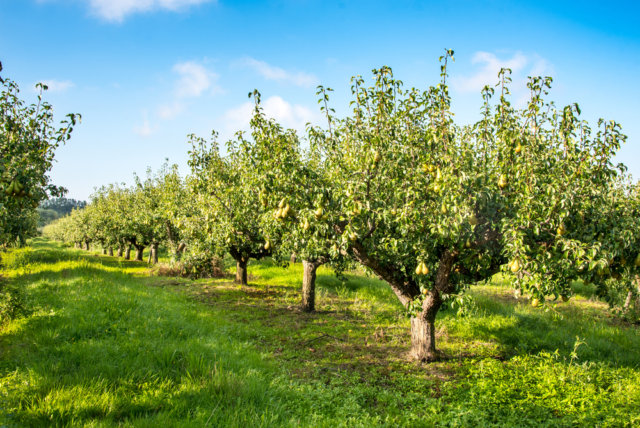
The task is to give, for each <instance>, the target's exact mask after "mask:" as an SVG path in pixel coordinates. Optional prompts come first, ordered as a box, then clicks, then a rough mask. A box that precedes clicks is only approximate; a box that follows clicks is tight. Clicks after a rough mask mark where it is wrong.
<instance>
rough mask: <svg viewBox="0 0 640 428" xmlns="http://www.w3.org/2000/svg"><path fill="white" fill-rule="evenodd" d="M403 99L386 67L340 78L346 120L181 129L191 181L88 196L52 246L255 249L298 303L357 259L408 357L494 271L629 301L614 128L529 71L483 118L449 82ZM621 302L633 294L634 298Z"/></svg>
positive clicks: (169, 176) (634, 248) (630, 269)
mask: <svg viewBox="0 0 640 428" xmlns="http://www.w3.org/2000/svg"><path fill="white" fill-rule="evenodd" d="M452 54H453V52H451V51H447V52H446V55H444V56H443V57H442V58H441V59H440V60H441V63H442V66H441V82H440V83H439V84H437V85H436V86H433V87H429V88H428V89H426V90H424V91H419V90H417V89H405V88H404V87H403V85H402V82H401V81H399V80H397V79H395V78H394V76H393V74H392V72H391V69H389V68H387V67H384V68H381V69H379V70H374V72H373V79H372V82H371V83H367V82H365V80H364V79H363V78H361V77H360V76H357V77H354V78H353V79H352V95H353V99H352V102H351V112H350V114H349V115H347V116H346V117H337V116H336V114H335V113H334V110H333V109H331V108H330V106H329V94H330V92H331V90H330V89H328V88H323V87H319V90H318V96H319V103H320V107H321V110H322V112H323V113H324V115H325V118H326V123H325V124H324V126H322V127H316V126H308V127H307V130H306V132H305V135H304V136H300V135H298V133H296V132H295V131H293V130H287V129H284V128H283V127H281V126H280V125H279V124H278V123H277V122H275V121H274V120H271V119H268V118H267V117H266V116H265V114H264V112H263V110H262V108H261V104H260V94H259V93H258V92H257V91H254V92H253V93H251V94H250V97H252V98H253V100H254V101H255V110H254V115H253V118H252V120H251V130H250V132H249V133H247V134H244V133H238V134H236V137H235V138H234V139H233V140H232V141H229V142H228V143H227V144H226V147H225V148H224V150H221V148H220V146H219V145H218V142H217V140H216V134H215V133H214V134H213V137H212V139H211V140H210V141H206V140H204V139H201V138H198V137H196V136H193V135H192V136H191V137H190V144H191V150H190V152H189V154H190V161H189V166H190V168H191V172H190V174H189V175H188V176H187V177H186V178H184V179H183V178H181V177H180V176H179V174H178V173H177V171H176V169H175V168H169V167H165V168H163V169H162V170H160V171H159V172H158V173H155V174H152V173H151V172H149V174H148V176H147V177H146V179H144V180H142V179H137V182H136V185H134V186H133V187H132V188H125V187H121V186H117V185H112V186H107V187H104V188H102V189H100V190H99V191H97V192H96V193H95V194H94V195H93V198H92V202H91V204H90V205H89V206H88V207H87V208H86V209H85V210H81V211H75V212H74V213H73V214H72V215H71V216H70V217H68V218H64V219H62V220H60V221H59V222H58V223H56V224H53V225H51V226H49V227H48V230H47V233H48V234H49V235H50V236H52V237H55V238H57V239H61V240H64V241H69V242H75V243H76V244H78V245H81V244H82V245H85V246H86V245H88V244H89V243H90V242H97V243H99V244H100V245H101V246H102V247H103V248H113V249H116V250H117V251H118V253H122V252H127V251H129V249H131V248H135V249H136V253H137V258H138V259H140V258H141V256H142V249H144V248H145V247H150V248H151V254H152V256H151V257H152V259H153V260H154V261H156V260H157V254H158V247H159V246H160V245H162V246H166V248H167V249H168V251H169V253H170V254H171V255H172V257H173V258H174V259H175V260H177V259H178V258H180V257H181V256H183V253H184V257H187V258H189V257H190V258H196V259H197V258H200V259H204V260H207V259H209V258H211V257H214V256H222V255H224V254H230V255H231V256H232V257H233V258H234V259H235V260H236V263H237V274H236V279H237V281H239V282H241V283H246V281H247V262H248V261H249V260H250V259H260V258H263V257H266V256H270V257H273V258H275V259H277V260H288V259H289V257H290V256H291V255H292V254H294V255H295V257H296V258H297V259H299V260H301V261H302V262H303V263H304V278H303V280H302V281H303V291H302V301H303V308H304V309H305V310H308V311H311V310H313V309H314V286H315V272H316V269H317V268H318V266H320V265H323V264H329V265H332V266H334V267H335V268H336V269H338V270H340V269H342V268H344V267H345V266H348V265H349V264H351V263H359V264H361V265H362V266H364V267H365V268H366V269H368V270H370V271H371V272H373V273H375V274H376V275H377V276H379V277H380V278H381V279H383V280H384V281H386V282H387V283H388V284H389V286H390V287H391V289H392V290H393V291H394V293H395V295H396V296H397V297H398V299H399V300H400V302H401V303H402V304H403V305H404V306H405V308H406V310H407V312H408V314H409V315H410V316H411V329H412V332H411V333H412V334H411V337H412V353H413V355H414V356H415V358H417V359H419V360H433V359H435V358H437V351H436V346H435V326H434V323H435V319H436V314H437V313H438V311H439V310H440V308H441V307H443V305H445V306H446V305H447V302H449V301H450V300H451V299H452V298H454V297H455V296H457V295H459V294H461V293H463V292H464V291H465V290H466V289H467V288H468V287H469V286H470V285H472V284H474V283H476V282H478V281H481V280H487V279H490V278H491V277H492V276H493V275H494V274H496V273H497V272H500V271H502V272H503V273H504V274H505V275H506V276H507V277H508V278H510V279H511V281H512V283H513V286H514V287H515V289H516V290H517V292H519V293H523V294H528V295H529V296H531V301H532V303H533V304H534V305H538V304H544V302H545V299H550V298H553V299H558V298H562V299H564V300H566V299H568V298H569V297H570V296H571V288H570V283H571V281H573V280H576V279H582V280H584V281H588V282H592V283H594V284H595V285H596V286H597V289H598V290H599V292H600V293H601V294H602V295H603V296H605V297H607V298H608V299H610V301H611V302H612V303H615V302H618V303H619V304H621V305H622V304H623V303H622V301H624V300H625V298H627V297H628V302H627V305H629V304H630V302H631V301H632V300H633V297H634V296H637V290H636V286H635V284H634V281H637V278H638V273H639V272H640V267H639V266H640V256H639V255H638V251H639V248H640V247H639V243H640V196H639V188H638V186H637V185H635V184H633V183H631V182H630V180H629V179H628V177H626V175H625V168H624V166H621V165H613V163H612V158H613V156H614V154H615V153H616V151H617V150H618V149H619V147H620V145H621V144H622V143H623V142H624V140H625V138H626V137H625V136H624V135H623V134H622V133H621V131H620V127H619V125H618V124H616V123H615V122H609V121H602V120H601V121H599V122H598V124H597V125H596V126H595V128H591V127H590V125H589V124H588V123H586V122H584V121H582V120H581V119H580V109H579V107H578V105H577V104H574V105H570V106H567V107H565V108H563V109H561V110H558V109H556V108H555V106H554V105H553V104H552V103H548V102H547V101H546V100H545V96H546V95H547V93H548V90H549V88H550V84H551V79H550V78H537V77H536V78H530V79H529V82H528V88H529V90H530V93H531V97H530V100H529V103H528V104H527V106H526V107H524V108H522V109H518V108H515V107H514V106H513V105H512V104H511V103H510V101H509V99H510V98H509V83H510V78H509V75H510V70H508V69H503V70H502V71H501V72H500V74H499V75H498V79H499V81H498V84H497V85H496V88H497V93H495V92H496V91H495V90H494V89H493V88H492V87H489V86H487V87H485V88H484V90H483V91H482V97H483V100H484V103H483V107H482V118H481V120H479V121H478V122H477V123H475V124H474V125H471V126H460V125H457V124H455V123H454V121H453V114H452V113H451V110H450V96H449V92H448V88H447V82H446V79H447V62H448V60H450V59H451V55H452ZM629 293H631V294H629Z"/></svg>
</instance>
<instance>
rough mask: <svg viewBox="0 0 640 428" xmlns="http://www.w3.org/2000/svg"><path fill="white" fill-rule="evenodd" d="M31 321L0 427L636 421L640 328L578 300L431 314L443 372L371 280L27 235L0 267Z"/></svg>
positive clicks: (1, 360) (15, 334)
mask: <svg viewBox="0 0 640 428" xmlns="http://www.w3.org/2000/svg"><path fill="white" fill-rule="evenodd" d="M2 257H3V264H4V266H3V275H4V276H6V277H7V278H8V280H9V281H11V282H12V283H13V284H15V285H16V286H18V287H22V288H23V289H24V290H25V294H26V297H27V303H28V306H29V307H30V308H31V309H32V312H31V313H30V314H29V315H27V316H25V317H23V318H19V319H16V320H13V321H10V322H9V323H7V324H5V325H4V326H2V327H0V426H5V425H6V426H52V425H53V426H150V427H157V426H198V427H200V426H225V427H226V426H230V427H234V426H238V427H240V426H243V427H254V426H313V427H316V426H327V427H334V426H363V427H370V426H394V427H395V426H480V425H484V426H492V425H493V426H575V425H584V426H587V425H588V426H596V425H598V426H625V425H628V426H633V425H638V424H640V333H639V332H638V328H637V327H634V326H625V325H619V323H617V322H616V320H615V319H613V318H611V317H610V316H609V315H608V312H607V310H606V308H605V307H603V305H602V304H600V303H597V302H593V301H591V300H589V299H588V297H589V296H578V298H576V299H572V301H571V302H570V303H567V304H558V305H555V306H549V309H548V310H546V311H545V310H540V309H533V308H531V307H529V306H528V305H527V304H526V302H523V301H521V300H520V301H517V300H515V299H513V298H512V297H511V294H510V292H509V291H508V289H506V288H505V287H502V286H501V285H500V284H499V283H494V284H492V285H489V286H481V287H475V288H474V289H473V290H472V293H471V294H472V295H473V297H474V298H473V302H474V304H473V305H468V306H467V307H466V309H467V312H468V315H467V316H465V317H456V316H455V314H453V313H443V314H442V316H441V317H439V320H438V322H439V324H438V325H439V326H440V331H439V344H440V348H441V349H442V350H444V351H445V353H446V355H447V356H448V359H447V360H445V361H442V362H439V363H435V364H431V365H416V364H414V363H412V362H410V361H408V359H407V357H406V350H407V347H408V345H407V343H406V342H407V340H408V337H407V336H408V331H407V328H408V320H407V319H406V318H404V317H403V316H402V313H401V311H399V307H398V303H397V302H396V300H395V298H394V297H393V296H392V294H391V292H390V291H389V289H388V288H387V287H386V286H385V285H384V284H382V283H381V282H380V281H377V280H374V279H371V278H366V277H364V276H350V277H349V281H348V282H346V283H341V282H340V281H338V280H337V279H336V278H335V277H333V276H332V275H331V274H330V272H328V271H321V272H320V274H319V283H320V286H321V287H320V290H319V296H318V303H319V304H318V309H319V311H318V313H316V314H312V315H308V314H303V313H300V312H299V311H297V309H296V304H297V302H298V290H297V285H298V281H299V278H300V275H301V269H300V266H295V265H294V266H292V267H290V268H289V269H287V270H283V269H281V268H278V267H276V266H273V265H270V264H269V263H267V262H264V263H260V264H256V265H253V266H251V268H250V273H251V274H253V275H255V276H254V277H253V278H251V279H250V283H251V285H250V286H249V287H244V288H240V287H238V286H236V285H233V284H231V283H229V282H228V281H226V280H209V281H195V282H191V281H186V280H179V279H174V278H164V277H149V276H148V274H147V268H146V265H145V264H142V263H135V262H121V261H118V260H116V259H115V258H110V257H102V256H96V255H89V254H88V253H86V252H81V251H78V250H70V249H65V248H62V247H60V246H58V245H57V244H54V243H51V242H46V241H40V240H36V241H34V242H33V244H32V248H31V249H26V250H18V251H13V252H10V253H8V254H4V255H2Z"/></svg>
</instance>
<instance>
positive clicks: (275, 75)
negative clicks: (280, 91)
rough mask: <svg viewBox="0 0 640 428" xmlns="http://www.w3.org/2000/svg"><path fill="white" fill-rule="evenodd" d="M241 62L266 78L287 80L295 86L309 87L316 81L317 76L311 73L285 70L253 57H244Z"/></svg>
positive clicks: (279, 80)
mask: <svg viewBox="0 0 640 428" xmlns="http://www.w3.org/2000/svg"><path fill="white" fill-rule="evenodd" d="M241 64H242V65H244V66H245V67H249V68H251V69H253V70H254V71H256V72H257V73H258V74H259V75H261V76H262V77H264V78H265V79H267V80H275V81H278V82H289V83H292V84H294V85H296V86H302V87H309V86H315V85H316V84H317V83H318V78H317V77H316V76H314V75H313V74H309V73H304V72H301V71H297V72H293V71H287V70H285V69H283V68H280V67H276V66H273V65H270V64H267V63H266V62H264V61H259V60H257V59H254V58H244V59H243V60H242V61H241Z"/></svg>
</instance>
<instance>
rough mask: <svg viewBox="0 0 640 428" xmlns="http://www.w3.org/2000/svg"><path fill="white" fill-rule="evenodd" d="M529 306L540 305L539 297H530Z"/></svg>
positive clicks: (535, 306)
mask: <svg viewBox="0 0 640 428" xmlns="http://www.w3.org/2000/svg"><path fill="white" fill-rule="evenodd" d="M531 306H533V307H534V308H537V307H538V306H540V299H537V298H535V299H531Z"/></svg>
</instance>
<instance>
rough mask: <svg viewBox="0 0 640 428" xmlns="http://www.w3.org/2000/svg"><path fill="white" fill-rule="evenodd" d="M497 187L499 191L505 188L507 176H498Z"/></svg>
mask: <svg viewBox="0 0 640 428" xmlns="http://www.w3.org/2000/svg"><path fill="white" fill-rule="evenodd" d="M498 187H500V188H501V189H504V188H505V187H507V176H506V175H504V174H502V175H501V176H500V178H499V179H498Z"/></svg>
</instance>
